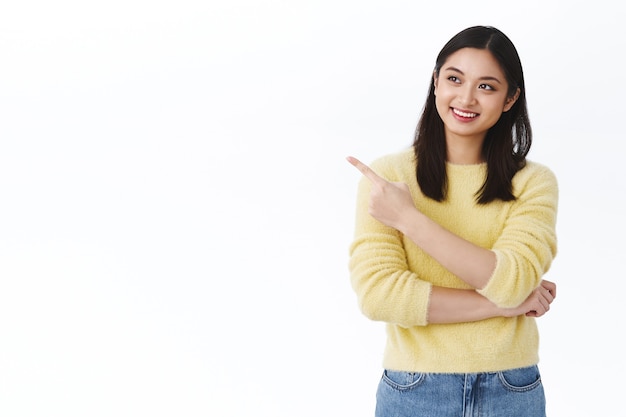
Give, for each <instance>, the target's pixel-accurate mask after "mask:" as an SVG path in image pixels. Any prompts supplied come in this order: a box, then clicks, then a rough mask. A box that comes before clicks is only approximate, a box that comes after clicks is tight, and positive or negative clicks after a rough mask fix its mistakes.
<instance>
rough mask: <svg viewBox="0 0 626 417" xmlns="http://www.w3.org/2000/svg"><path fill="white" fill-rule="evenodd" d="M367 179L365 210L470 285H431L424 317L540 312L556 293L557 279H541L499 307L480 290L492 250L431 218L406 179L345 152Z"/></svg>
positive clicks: (463, 318) (446, 319)
mask: <svg viewBox="0 0 626 417" xmlns="http://www.w3.org/2000/svg"><path fill="white" fill-rule="evenodd" d="M347 159H348V162H350V163H351V164H352V165H354V166H355V167H356V168H357V169H358V170H359V171H361V173H362V174H363V175H364V176H365V177H366V178H367V179H368V180H369V181H370V183H371V191H370V202H369V204H370V205H369V214H370V215H371V216H372V217H374V218H375V219H377V220H378V221H380V222H381V223H383V224H385V225H387V226H389V227H392V228H394V229H396V230H398V231H399V232H401V233H403V234H404V235H405V236H407V237H408V238H409V239H410V240H411V241H413V242H414V243H415V244H416V245H417V246H419V247H420V248H421V249H422V250H423V251H424V252H426V253H427V254H429V255H430V256H431V257H432V258H434V259H435V260H436V261H437V262H438V263H439V264H441V265H442V266H443V267H444V268H446V269H447V270H448V271H450V272H451V273H453V274H454V275H456V276H457V277H458V278H460V279H461V280H463V281H465V282H466V283H467V284H469V285H470V286H471V287H473V288H474V289H475V290H471V289H470V290H463V289H453V288H445V287H437V286H433V287H432V290H431V294H430V301H429V305H428V322H429V323H457V322H467V321H477V320H483V319H487V318H491V317H498V316H502V317H514V316H518V315H523V314H525V315H527V316H533V317H540V316H542V315H544V314H545V313H546V312H547V311H548V310H549V309H550V304H551V303H552V301H554V297H555V296H556V285H555V284H554V283H553V282H550V281H547V280H543V281H541V283H540V285H539V286H538V287H537V288H535V289H534V290H533V291H532V293H531V294H530V295H529V296H528V297H527V298H526V300H525V301H524V302H523V303H522V304H521V305H519V306H517V307H515V308H502V307H498V306H496V304H494V303H493V302H492V301H490V300H489V299H487V298H486V297H484V296H483V295H481V294H480V293H479V292H477V291H476V290H480V289H482V288H483V287H485V285H486V284H487V282H488V281H489V279H490V277H491V275H492V273H493V271H494V269H495V267H496V257H495V254H494V252H493V251H490V250H488V249H484V248H482V247H480V246H478V245H475V244H473V243H471V242H469V241H467V240H465V239H462V238H461V237H459V236H457V235H455V234H454V233H452V232H450V231H448V230H446V229H445V228H443V227H441V226H440V225H438V224H437V223H436V222H434V221H432V220H431V219H430V218H428V217H427V216H426V215H424V214H423V213H421V212H420V211H419V210H418V209H417V208H416V207H415V204H414V203H413V200H412V197H411V193H410V191H409V188H408V186H407V185H406V184H403V183H394V182H389V181H387V180H385V179H384V178H382V177H380V176H379V175H377V174H376V173H375V172H374V171H373V170H372V169H371V168H369V167H368V166H367V165H365V164H363V163H362V162H361V161H359V160H358V159H356V158H353V157H348V158H347Z"/></svg>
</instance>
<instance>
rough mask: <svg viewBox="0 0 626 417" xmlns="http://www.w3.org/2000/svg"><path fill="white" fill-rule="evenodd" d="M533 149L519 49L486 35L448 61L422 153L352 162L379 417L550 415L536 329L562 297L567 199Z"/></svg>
mask: <svg viewBox="0 0 626 417" xmlns="http://www.w3.org/2000/svg"><path fill="white" fill-rule="evenodd" d="M530 145H531V128H530V123H529V119H528V112H527V108H526V95H525V86H524V77H523V72H522V65H521V62H520V59H519V56H518V54H517V51H516V49H515V46H514V45H513V44H512V43H511V41H510V40H509V39H508V37H507V36H506V35H504V34H503V33H502V32H501V31H499V30H497V29H495V28H493V27H483V26H477V27H471V28H468V29H465V30H463V31H461V32H460V33H458V34H457V35H455V36H454V37H453V38H452V39H451V40H450V41H449V42H448V43H447V44H446V45H445V46H444V47H443V49H442V50H441V52H440V53H439V55H438V57H437V60H436V64H435V69H434V72H433V77H432V79H431V83H430V89H429V92H428V97H427V99H426V104H425V106H424V110H423V113H422V116H421V118H420V121H419V124H418V126H417V130H416V135H415V141H414V143H413V147H412V148H411V149H408V150H406V151H403V152H400V153H397V154H393V155H388V156H385V157H382V158H380V159H378V160H376V161H375V162H374V163H373V164H372V168H369V167H368V166H366V165H364V164H363V163H361V162H360V161H359V160H357V159H356V158H353V157H348V161H349V162H350V163H352V164H353V165H354V166H355V167H357V168H358V169H359V170H360V171H361V172H362V173H363V174H364V178H363V180H362V181H361V182H360V184H359V191H358V199H357V214H356V228H355V229H356V230H355V238H354V242H353V243H352V245H351V247H350V273H351V280H352V285H353V288H354V290H355V292H356V294H357V297H358V302H359V305H360V307H361V309H362V311H363V313H364V314H365V315H366V316H367V317H369V318H371V319H373V320H379V321H383V322H386V323H387V344H386V349H385V354H384V361H383V365H384V368H385V371H384V373H383V377H382V378H381V381H380V383H379V387H378V391H377V403H376V415H377V416H379V417H383V416H394V417H399V416H436V417H442V416H455V417H457V416H470V415H480V416H506V417H515V416H523V417H536V416H545V397H544V392H543V387H542V384H541V379H540V375H539V370H538V367H537V363H538V338H539V336H538V332H537V326H536V323H535V318H536V317H540V316H542V315H543V314H544V313H545V312H547V311H548V310H549V308H550V304H551V303H552V301H553V299H554V296H555V295H556V286H555V284H554V283H552V282H549V281H546V280H543V279H542V277H543V275H544V274H545V273H546V272H547V270H548V268H549V267H550V264H551V262H552V260H553V258H554V256H555V254H556V233H555V224H556V212H557V200H558V190H557V182H556V178H555V176H554V174H553V173H552V172H551V171H550V170H549V169H548V168H547V167H545V166H543V165H540V164H538V163H534V162H531V161H527V160H526V155H527V154H528V151H529V149H530Z"/></svg>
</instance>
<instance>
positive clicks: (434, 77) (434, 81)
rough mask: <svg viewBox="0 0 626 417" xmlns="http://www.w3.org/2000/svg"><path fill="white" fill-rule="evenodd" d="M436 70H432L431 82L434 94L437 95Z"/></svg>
mask: <svg viewBox="0 0 626 417" xmlns="http://www.w3.org/2000/svg"><path fill="white" fill-rule="evenodd" d="M437 80H438V77H437V71H433V84H434V86H435V95H437Z"/></svg>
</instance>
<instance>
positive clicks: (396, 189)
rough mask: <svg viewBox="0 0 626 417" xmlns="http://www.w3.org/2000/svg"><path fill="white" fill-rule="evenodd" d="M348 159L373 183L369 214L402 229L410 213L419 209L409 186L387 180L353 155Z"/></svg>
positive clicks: (390, 225) (388, 224) (386, 223)
mask: <svg viewBox="0 0 626 417" xmlns="http://www.w3.org/2000/svg"><path fill="white" fill-rule="evenodd" d="M346 159H347V160H348V162H350V163H351V164H352V165H354V166H355V167H356V168H357V169H358V170H359V171H361V173H362V174H363V175H365V177H366V178H367V179H369V180H370V182H371V184H372V188H371V191H370V203H369V214H370V215H371V216H372V217H374V218H375V219H376V220H378V221H380V222H381V223H383V224H385V225H387V226H389V227H393V228H394V229H397V230H400V231H402V230H401V229H402V224H403V221H405V220H406V219H407V217H408V214H409V213H411V212H414V211H417V208H416V207H415V204H414V203H413V198H412V197H411V191H410V190H409V186H408V185H407V184H405V183H401V182H390V181H387V180H386V179H384V178H382V177H381V176H379V175H378V174H376V173H375V172H374V171H373V170H372V169H371V168H370V167H369V166H367V165H365V164H364V163H363V162H361V161H359V160H358V159H356V158H354V157H352V156H349V157H347V158H346Z"/></svg>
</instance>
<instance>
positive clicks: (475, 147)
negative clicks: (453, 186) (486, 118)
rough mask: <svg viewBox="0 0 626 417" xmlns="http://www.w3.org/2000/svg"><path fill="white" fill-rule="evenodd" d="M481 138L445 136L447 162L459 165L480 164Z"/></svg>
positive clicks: (483, 159)
mask: <svg viewBox="0 0 626 417" xmlns="http://www.w3.org/2000/svg"><path fill="white" fill-rule="evenodd" d="M484 139H485V138H484V137H483V138H481V139H476V140H472V139H468V138H449V136H447V137H446V148H447V153H446V158H447V160H448V162H450V163H452V164H459V165H469V164H480V163H482V162H485V158H483V154H482V150H483V141H484Z"/></svg>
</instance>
